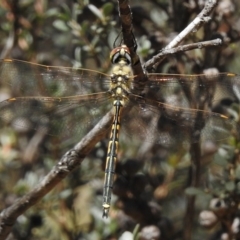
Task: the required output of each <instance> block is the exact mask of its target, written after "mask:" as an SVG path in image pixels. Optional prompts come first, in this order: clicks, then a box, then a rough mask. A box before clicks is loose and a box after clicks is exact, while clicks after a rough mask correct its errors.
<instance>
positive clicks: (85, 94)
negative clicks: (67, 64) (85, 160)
mask: <svg viewBox="0 0 240 240" xmlns="http://www.w3.org/2000/svg"><path fill="white" fill-rule="evenodd" d="M0 86H1V90H0V99H1V100H2V101H1V102H0V113H1V114H0V121H1V126H6V125H7V126H13V127H14V128H16V129H18V130H22V129H25V128H29V129H38V128H39V127H40V126H44V127H46V128H47V129H48V131H47V133H48V134H50V135H58V136H62V137H63V136H64V137H68V136H69V137H71V136H72V135H73V134H76V135H78V138H79V139H80V138H81V137H82V136H84V135H85V134H86V133H87V132H88V131H89V130H90V129H91V128H92V127H93V126H94V125H95V124H96V123H97V122H98V121H99V119H101V118H102V116H104V114H106V113H107V112H108V111H109V110H110V109H111V107H112V103H111V97H110V95H109V93H107V92H106V91H107V90H108V88H109V77H108V75H105V74H103V73H99V72H95V71H91V70H87V69H73V68H64V67H49V66H43V65H38V64H32V63H28V62H24V61H18V60H1V61H0Z"/></svg>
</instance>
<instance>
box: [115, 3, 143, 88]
mask: <svg viewBox="0 0 240 240" xmlns="http://www.w3.org/2000/svg"><path fill="white" fill-rule="evenodd" d="M118 4H119V16H120V20H121V24H122V35H123V41H124V44H126V45H127V47H128V48H129V49H130V54H131V58H132V68H133V73H134V75H135V76H136V77H135V78H134V81H136V82H138V83H139V84H141V83H143V85H144V82H146V80H147V78H146V75H145V74H144V72H143V68H142V65H141V62H140V59H139V56H138V55H137V53H136V40H135V38H134V35H133V27H132V13H131V9H130V7H129V1H128V0H118Z"/></svg>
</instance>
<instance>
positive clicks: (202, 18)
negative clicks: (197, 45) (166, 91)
mask: <svg viewBox="0 0 240 240" xmlns="http://www.w3.org/2000/svg"><path fill="white" fill-rule="evenodd" d="M217 2H218V1H217V0H208V1H206V4H205V6H204V8H203V10H202V11H201V12H200V13H199V14H198V15H197V17H196V18H195V19H194V20H193V21H192V22H191V23H190V24H189V25H188V26H187V27H186V28H185V29H184V30H183V31H182V32H180V33H179V34H178V35H177V36H176V37H175V38H174V39H173V40H172V41H171V42H170V43H169V44H168V45H167V46H166V47H165V49H171V48H174V47H176V46H178V45H179V44H180V43H181V42H182V41H183V40H184V39H185V38H186V37H187V36H188V35H189V34H191V33H192V32H196V31H197V30H198V29H199V28H200V27H201V26H202V25H204V24H205V23H207V22H209V21H210V20H211V18H210V17H209V15H210V14H211V12H212V11H213V9H214V8H215V6H216V5H217ZM164 58H165V56H162V57H161V58H159V59H158V63H157V64H155V65H154V66H153V68H156V67H157V65H158V64H160V63H161V61H162V60H163V59H164Z"/></svg>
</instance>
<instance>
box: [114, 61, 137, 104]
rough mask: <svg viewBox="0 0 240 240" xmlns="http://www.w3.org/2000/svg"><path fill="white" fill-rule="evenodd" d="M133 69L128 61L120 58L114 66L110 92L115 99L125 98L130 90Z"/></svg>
mask: <svg viewBox="0 0 240 240" xmlns="http://www.w3.org/2000/svg"><path fill="white" fill-rule="evenodd" d="M132 78H133V74H132V69H131V67H130V66H129V65H128V63H127V61H125V60H124V59H120V61H119V63H117V64H115V65H114V66H113V68H112V74H111V84H110V92H111V94H112V97H113V98H114V99H119V100H125V99H126V98H127V96H128V94H129V92H130V89H131V83H132Z"/></svg>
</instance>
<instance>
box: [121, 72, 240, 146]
mask: <svg viewBox="0 0 240 240" xmlns="http://www.w3.org/2000/svg"><path fill="white" fill-rule="evenodd" d="M148 77H149V81H148V82H147V84H146V86H145V89H144V91H143V92H142V94H141V96H138V95H133V94H130V96H129V98H130V102H131V103H130V105H131V106H130V107H132V108H130V109H131V110H130V112H128V115H126V116H123V124H124V125H125V128H126V129H127V130H126V132H131V133H132V132H136V133H137V134H138V136H139V137H141V138H142V140H146V141H150V142H155V143H165V144H166V143H168V144H172V143H173V142H176V141H179V140H180V141H181V140H183V139H188V140H189V141H191V142H198V141H200V140H216V141H219V140H223V139H226V138H229V136H230V135H231V134H232V133H233V132H235V133H236V132H238V130H237V128H238V126H237V119H235V120H236V121H234V120H232V118H231V117H232V116H231V115H230V114H229V112H228V110H227V108H228V109H229V106H227V107H224V106H221V107H220V105H221V104H220V103H221V102H224V100H225V102H226V99H229V100H230V101H227V102H228V105H229V103H230V104H231V105H233V104H235V103H237V104H238V103H239V99H240V94H239V93H240V82H239V79H240V77H239V76H238V75H235V74H229V73H221V74H216V75H164V74H149V75H148ZM238 106H239V104H238ZM235 109H236V108H235ZM236 111H237V114H238V113H239V108H237V109H236ZM136 116H137V117H136ZM130 135H131V134H130Z"/></svg>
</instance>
